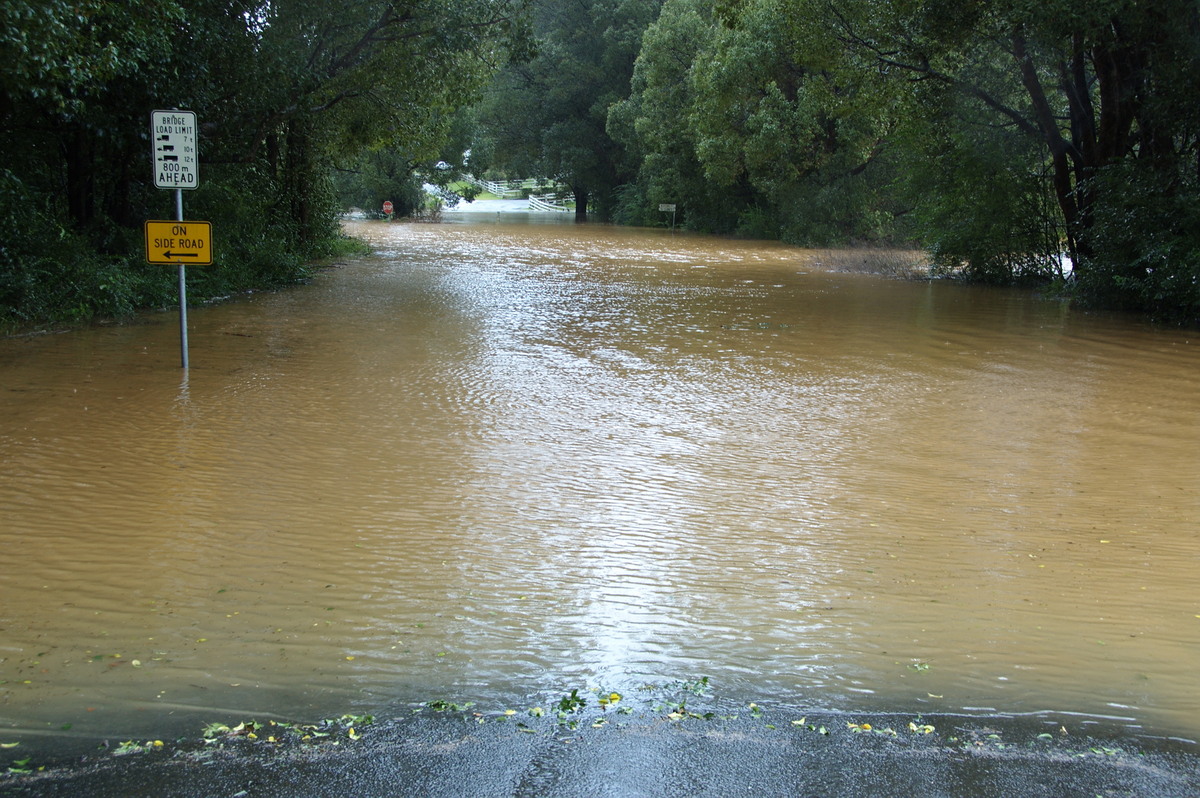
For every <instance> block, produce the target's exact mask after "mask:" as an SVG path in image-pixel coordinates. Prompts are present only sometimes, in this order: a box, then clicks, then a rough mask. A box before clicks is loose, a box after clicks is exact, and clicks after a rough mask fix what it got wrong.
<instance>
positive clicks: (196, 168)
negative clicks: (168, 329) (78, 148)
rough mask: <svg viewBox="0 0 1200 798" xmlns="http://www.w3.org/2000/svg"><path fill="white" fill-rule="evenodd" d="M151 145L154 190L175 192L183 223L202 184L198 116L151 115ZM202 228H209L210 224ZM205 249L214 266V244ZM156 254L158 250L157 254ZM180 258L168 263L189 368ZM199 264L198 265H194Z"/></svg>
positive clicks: (177, 212) (184, 360) (184, 276)
mask: <svg viewBox="0 0 1200 798" xmlns="http://www.w3.org/2000/svg"><path fill="white" fill-rule="evenodd" d="M150 141H152V142H153V143H154V187H155V188H163V189H172V190H174V191H175V220H176V221H177V222H182V221H183V192H184V190H190V189H194V188H196V187H197V186H198V185H199V183H200V158H199V148H198V147H197V146H196V113H195V112H194V111H152V112H151V114H150ZM151 224H164V223H163V222H147V223H146V259H147V260H149V261H150V262H151V263H161V262H164V261H155V260H151V258H150V254H151V247H150V235H151V231H150V225H151ZM203 224H205V225H207V224H208V223H207V222H204V223H203ZM206 241H207V242H208V243H207V244H206V245H205V250H206V251H207V252H208V253H209V259H208V263H212V246H211V240H210V239H206ZM156 251H157V250H156ZM175 254H176V255H177V256H178V257H176V258H175V259H174V260H171V259H168V260H166V261H165V262H166V263H176V264H178V265H179V351H180V360H181V361H182V364H183V367H184V368H185V369H186V368H187V367H188V341H187V266H186V263H187V261H186V260H183V258H185V257H191V255H188V254H185V253H184V252H183V251H182V250H181V251H180V252H177V253H175ZM193 262H197V261H193Z"/></svg>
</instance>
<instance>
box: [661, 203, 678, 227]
mask: <svg viewBox="0 0 1200 798" xmlns="http://www.w3.org/2000/svg"><path fill="white" fill-rule="evenodd" d="M658 209H659V210H660V211H662V212H663V213H670V214H671V229H672V230H674V229H675V203H673V202H670V203H667V202H664V203H663V204H662V205H659V206H658Z"/></svg>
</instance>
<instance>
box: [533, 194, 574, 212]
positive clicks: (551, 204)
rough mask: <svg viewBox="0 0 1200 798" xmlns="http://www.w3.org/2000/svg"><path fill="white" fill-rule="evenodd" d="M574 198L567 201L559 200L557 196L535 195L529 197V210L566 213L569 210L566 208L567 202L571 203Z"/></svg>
mask: <svg viewBox="0 0 1200 798" xmlns="http://www.w3.org/2000/svg"><path fill="white" fill-rule="evenodd" d="M574 199H575V198H574V197H569V198H567V199H559V198H558V197H557V196H554V195H550V196H541V197H539V196H537V195H536V194H530V195H529V210H531V211H561V212H563V213H566V212H568V211H570V210H571V209H570V208H568V207H567V203H568V202H573V201H574Z"/></svg>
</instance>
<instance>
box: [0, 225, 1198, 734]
mask: <svg viewBox="0 0 1200 798" xmlns="http://www.w3.org/2000/svg"><path fill="white" fill-rule="evenodd" d="M352 231H353V232H354V233H355V234H357V235H362V236H364V237H366V238H368V239H370V240H371V242H372V243H373V244H374V245H375V247H376V248H377V251H378V254H377V255H376V256H374V257H371V258H366V259H363V260H357V261H353V262H350V263H347V264H343V265H342V266H340V267H339V268H336V269H333V270H331V271H329V272H327V273H325V274H323V275H322V276H321V277H319V278H318V279H317V280H316V281H315V283H314V284H313V285H311V286H307V287H302V288H298V289H295V290H290V291H285V292H282V293H278V294H269V295H256V296H253V297H250V298H248V299H246V300H244V301H239V302H237V303H233V304H229V305H225V306H220V307H212V308H205V309H197V310H194V311H193V312H192V313H190V314H189V317H190V320H191V323H192V329H191V333H190V339H191V364H192V368H191V369H190V373H187V374H184V373H182V372H181V371H180V369H179V368H178V363H177V361H178V339H177V336H178V329H177V326H176V325H175V322H174V317H173V316H171V315H169V314H164V315H161V316H152V317H149V318H147V319H145V320H144V322H143V323H140V324H135V325H128V326H120V327H97V328H95V329H90V330H84V331H79V332H72V333H66V334H61V335H51V336H44V337H37V338H24V339H11V340H7V341H0V519H3V520H2V522H0V546H2V547H3V551H4V553H5V555H4V556H5V567H4V568H3V571H2V572H0V590H2V594H3V596H4V601H3V604H2V605H0V681H3V683H2V684H0V720H2V722H3V723H4V725H5V726H7V727H10V728H11V729H13V730H16V731H23V732H47V733H50V732H52V733H55V734H60V735H79V736H81V737H84V736H90V737H94V736H96V735H116V736H125V735H127V736H134V735H136V734H144V733H149V731H150V730H161V729H162V728H163V727H164V725H167V726H169V725H170V724H171V723H179V724H190V725H187V726H186V729H185V730H187V729H190V730H194V728H195V718H196V717H197V715H198V714H203V713H205V712H210V713H211V712H216V713H217V714H218V715H221V714H222V713H224V717H228V715H229V714H232V715H234V716H245V715H250V714H252V715H254V716H256V717H259V718H265V717H270V716H271V715H272V713H274V714H276V715H279V716H290V717H305V718H312V717H315V716H318V715H323V714H328V713H331V712H342V711H349V710H355V711H371V712H375V713H377V714H387V713H388V711H389V708H391V710H393V711H395V710H396V709H397V708H398V707H401V706H403V705H405V704H406V703H407V702H414V701H422V700H427V699H430V698H451V699H472V700H479V701H484V702H493V703H495V704H496V705H520V704H522V703H523V702H532V701H536V700H540V699H541V697H543V696H545V695H547V694H553V693H557V692H559V691H562V690H570V689H571V688H574V687H582V686H587V685H597V686H599V685H604V686H606V687H611V688H612V689H626V690H629V689H633V688H634V687H636V686H637V685H640V684H643V683H645V682H654V681H660V682H661V681H665V680H670V679H677V678H692V677H697V676H700V675H708V676H710V677H711V679H712V682H713V684H714V686H715V688H716V690H717V691H718V692H719V693H720V694H721V695H724V696H729V697H731V698H733V699H737V700H758V701H762V700H776V701H786V702H790V703H794V704H798V705H804V706H813V707H833V708H845V709H852V710H854V709H859V710H867V709H892V710H898V711H906V712H907V711H911V712H922V711H923V712H930V713H932V712H956V711H979V710H986V709H995V710H1000V711H1009V712H1040V711H1054V712H1059V713H1079V714H1080V715H1081V716H1085V717H1090V718H1097V717H1100V718H1114V719H1116V721H1115V722H1117V723H1121V724H1125V725H1127V726H1129V727H1131V728H1144V729H1147V730H1149V731H1152V732H1153V733H1157V734H1170V735H1179V736H1184V737H1191V738H1195V737H1197V736H1200V727H1198V726H1197V721H1196V717H1197V716H1200V691H1198V690H1197V687H1198V686H1200V685H1198V684H1197V682H1196V676H1195V667H1194V660H1195V655H1196V652H1197V646H1198V644H1200V620H1198V618H1200V598H1198V596H1200V593H1198V592H1197V591H1196V587H1197V584H1196V577H1195V574H1196V566H1197V564H1198V560H1200V539H1198V536H1197V525H1196V519H1197V518H1198V517H1200V512H1198V511H1200V492H1198V491H1197V487H1198V484H1197V467H1196V466H1197V454H1196V453H1197V451H1200V413H1198V412H1197V411H1198V410H1200V399H1198V397H1200V391H1198V388H1200V368H1198V367H1200V354H1198V352H1197V347H1196V345H1195V343H1194V342H1193V341H1192V339H1191V337H1190V334H1188V333H1182V332H1171V331H1167V332H1162V331H1154V330H1149V329H1146V328H1143V327H1139V326H1135V325H1133V324H1130V323H1128V322H1125V321H1121V320H1111V319H1105V318H1095V317H1088V316H1084V315H1081V314H1077V313H1068V312H1067V311H1065V310H1064V309H1063V308H1062V307H1061V306H1059V305H1057V304H1054V303H1049V302H1039V301H1036V300H1033V299H1030V298H1028V297H1025V296H1023V295H1019V294H1015V293H1010V292H1003V291H991V290H975V289H968V288H964V287H961V286H952V285H940V284H926V283H913V282H898V281H893V280H886V279H881V278H877V277H872V276H867V275H858V274H844V273H832V272H829V271H827V270H826V269H825V267H824V266H823V263H822V262H823V261H827V260H828V258H827V257H826V256H825V255H823V254H821V253H808V252H805V251H801V250H795V249H791V248H787V247H783V246H779V245H772V244H763V243H748V242H732V241H722V240H714V239H709V238H700V237H688V236H681V235H670V234H667V233H663V232H648V231H637V230H621V229H610V228H602V227H589V226H575V225H528V224H524V225H522V224H507V225H499V224H490V225H484V224H467V223H461V222H460V223H454V224H444V225H400V224H392V225H387V224H383V223H361V224H357V225H355V226H354V227H353V228H352ZM68 724H69V725H70V726H71V729H70V731H64V730H63V729H62V727H63V726H66V725H68ZM16 731H12V732H10V734H13V733H16Z"/></svg>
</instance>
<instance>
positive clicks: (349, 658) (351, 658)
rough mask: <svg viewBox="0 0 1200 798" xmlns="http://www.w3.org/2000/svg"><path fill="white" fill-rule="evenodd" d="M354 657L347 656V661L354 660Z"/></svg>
mask: <svg viewBox="0 0 1200 798" xmlns="http://www.w3.org/2000/svg"><path fill="white" fill-rule="evenodd" d="M353 659H354V657H346V661H347V662H350V661H352V660H353Z"/></svg>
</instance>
